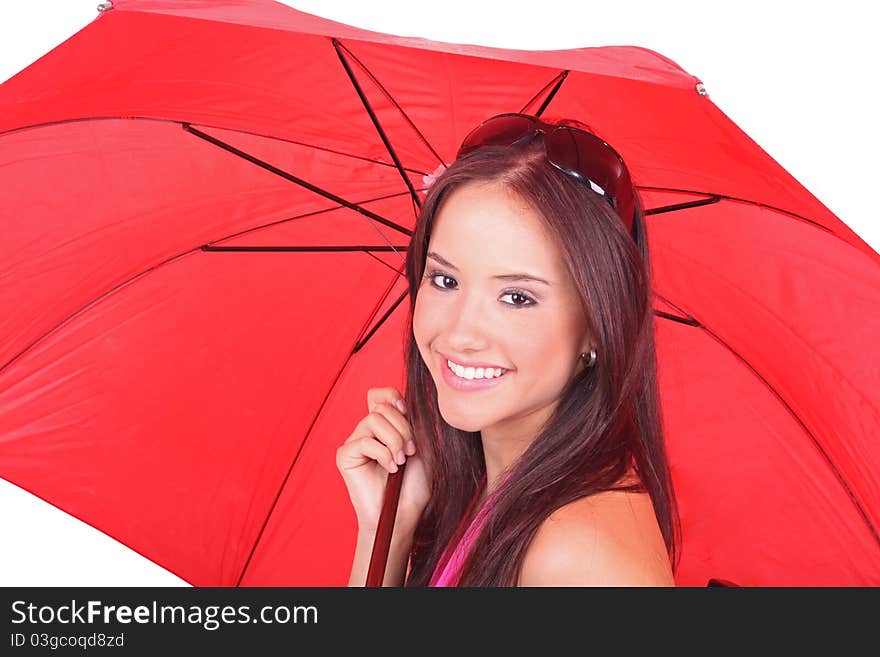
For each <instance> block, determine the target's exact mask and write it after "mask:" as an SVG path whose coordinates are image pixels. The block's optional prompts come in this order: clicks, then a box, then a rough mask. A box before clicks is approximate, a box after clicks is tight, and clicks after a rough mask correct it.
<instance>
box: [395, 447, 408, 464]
mask: <svg viewBox="0 0 880 657" xmlns="http://www.w3.org/2000/svg"><path fill="white" fill-rule="evenodd" d="M404 461H406V456H405V455H404V453H403V450H400V451H399V452H397V462H398V463H400V465H403V462H404Z"/></svg>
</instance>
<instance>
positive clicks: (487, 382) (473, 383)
mask: <svg viewBox="0 0 880 657" xmlns="http://www.w3.org/2000/svg"><path fill="white" fill-rule="evenodd" d="M441 357H442V358H443V360H442V362H441V363H440V370H441V371H442V377H443V381H444V382H445V383H446V385H447V386H449V387H450V388H452V389H453V390H459V391H462V392H476V391H480V390H488V389H489V388H494V387H495V386H497V385H499V384H501V383H502V382H504V381H505V380H506V379H507V378H508V377H509V376H510V375H511V374H512V372H511V371H510V370H507V371H506V372H505V373H504V374H502V375H501V376H496V377H493V378H491V379H462V378H460V377H458V376H456V375H455V373H454V372H453V371H452V370H450V369H449V365H447V363H446V361H447V360H452V362H453V363H455V362H457V361H455V360H454V359H452V358H449V359H447V358H446V357H444V356H443V355H442V354H441ZM469 367H471V366H469ZM487 367H495V366H494V365H487ZM501 369H504V368H501Z"/></svg>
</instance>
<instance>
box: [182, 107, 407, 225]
mask: <svg viewBox="0 0 880 657" xmlns="http://www.w3.org/2000/svg"><path fill="white" fill-rule="evenodd" d="M183 129H184V130H186V131H187V132H189V133H190V134H192V135H194V136H196V137H198V138H199V139H204V140H205V141H207V142H209V143H211V144H214V145H215V146H218V147H219V148H222V149H223V150H225V151H229V152H230V153H232V154H233V155H236V156H238V157H240V158H242V159H243V160H247V161H248V162H250V163H252V164H256V165H257V166H258V167H261V168H263V169H266V170H267V171H269V172H271V173H274V174H275V175H277V176H281V177H282V178H284V179H285V180H289V181H290V182H293V183H296V184H297V185H300V186H301V187H305V188H306V189H308V190H309V191H311V192H314V193H315V194H318V195H320V196H323V197H324V198H328V199H330V200H331V201H334V202H336V203H339V204H340V205H344V206H345V207H347V208H349V209H350V210H354V211H355V212H359V213H361V214H362V215H364V216H366V217H369V218H370V219H373V220H374V221H378V222H379V223H380V224H384V225H386V226H388V227H389V228H393V229H394V230H397V231H399V232H401V233H403V234H404V235H407V236H412V231H411V230H409V229H407V228H404V227H403V226H399V225H398V224H396V223H394V222H393V221H390V220H388V219H386V218H385V217H382V216H380V215H378V214H376V213H375V212H371V211H370V210H367V209H366V208H364V207H361V206H360V205H357V204H356V203H352V202H351V201H348V200H346V199H344V198H342V197H341V196H338V195H336V194H334V193H333V192H329V191H327V190H326V189H322V188H320V187H318V186H317V185H313V184H312V183H310V182H308V181H306V180H303V179H302V178H298V177H297V176H294V175H293V174H291V173H288V172H286V171H284V170H282V169H279V168H278V167H276V166H273V165H271V164H269V163H268V162H264V161H263V160H261V159H259V158H257V157H254V156H253V155H250V154H249V153H245V152H244V151H242V150H239V149H238V148H236V147H235V146H232V145H231V144H227V143H226V142H224V141H221V140H220V139H217V138H216V137H212V136H211V135H209V134H207V133H204V132H202V131H201V130H199V129H197V128H194V127H192V126H191V125H190V124H189V123H184V124H183ZM380 235H381V233H380Z"/></svg>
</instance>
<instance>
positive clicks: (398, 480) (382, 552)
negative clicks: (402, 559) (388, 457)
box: [365, 463, 406, 586]
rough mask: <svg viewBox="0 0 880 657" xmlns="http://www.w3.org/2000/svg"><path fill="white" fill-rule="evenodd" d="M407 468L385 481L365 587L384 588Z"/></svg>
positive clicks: (402, 466) (401, 469) (393, 473)
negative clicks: (395, 519) (395, 520)
mask: <svg viewBox="0 0 880 657" xmlns="http://www.w3.org/2000/svg"><path fill="white" fill-rule="evenodd" d="M405 468H406V463H404V464H403V465H400V466H398V469H397V472H390V473H388V479H387V480H386V481H385V494H384V495H383V496H382V510H381V512H380V513H379V523H378V525H377V526H376V538H375V539H373V552H372V554H371V555H370V567H369V568H368V569H367V581H366V584H365V586H382V580H383V579H384V577H385V566H386V565H387V564H388V551H389V550H390V549H391V535H392V534H393V532H394V518H395V517H396V516H397V500H398V499H399V498H400V488H401V485H402V484H403V471H404V469H405Z"/></svg>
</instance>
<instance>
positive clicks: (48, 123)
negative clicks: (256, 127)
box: [0, 116, 426, 176]
mask: <svg viewBox="0 0 880 657" xmlns="http://www.w3.org/2000/svg"><path fill="white" fill-rule="evenodd" d="M88 121H156V122H157V123H174V124H177V125H183V122H182V121H179V120H175V119H160V118H158V117H155V116H87V117H83V118H79V119H61V120H58V121H44V122H43V123H32V124H30V125H25V126H20V127H18V128H10V129H9V130H4V131H2V132H0V137H3V136H5V135H9V134H12V133H13V132H19V131H21V130H30V129H33V128H45V127H47V126H52V125H61V124H64V123H80V122H88ZM190 125H192V123H190ZM198 125H200V126H202V127H203V128H215V129H217V130H228V131H230V132H239V133H241V134H243V135H251V136H253V137H262V138H264V139H271V140H273V141H282V142H284V143H285V144H296V145H297V146H305V147H306V148H313V149H314V150H316V151H324V152H325V153H333V154H334V155H341V156H342V157H350V158H352V159H354V160H362V161H364V162H371V163H372V164H378V165H381V166H383V167H393V166H394V165H393V164H389V163H388V162H382V161H381V160H374V159H373V158H370V157H364V156H363V155H355V154H353V153H345V152H344V151H337V150H335V149H333V148H327V147H326V146H318V145H317V144H307V143H306V142H304V141H297V140H295V139H285V138H284V137H277V136H275V135H267V134H265V133H262V132H253V131H252V130H241V129H239V128H226V127H223V126H219V125H213V124H211V123H199V124H198ZM407 171H409V172H410V173H415V174H419V175H422V176H424V175H425V173H426V172H425V171H420V170H418V169H407Z"/></svg>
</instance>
